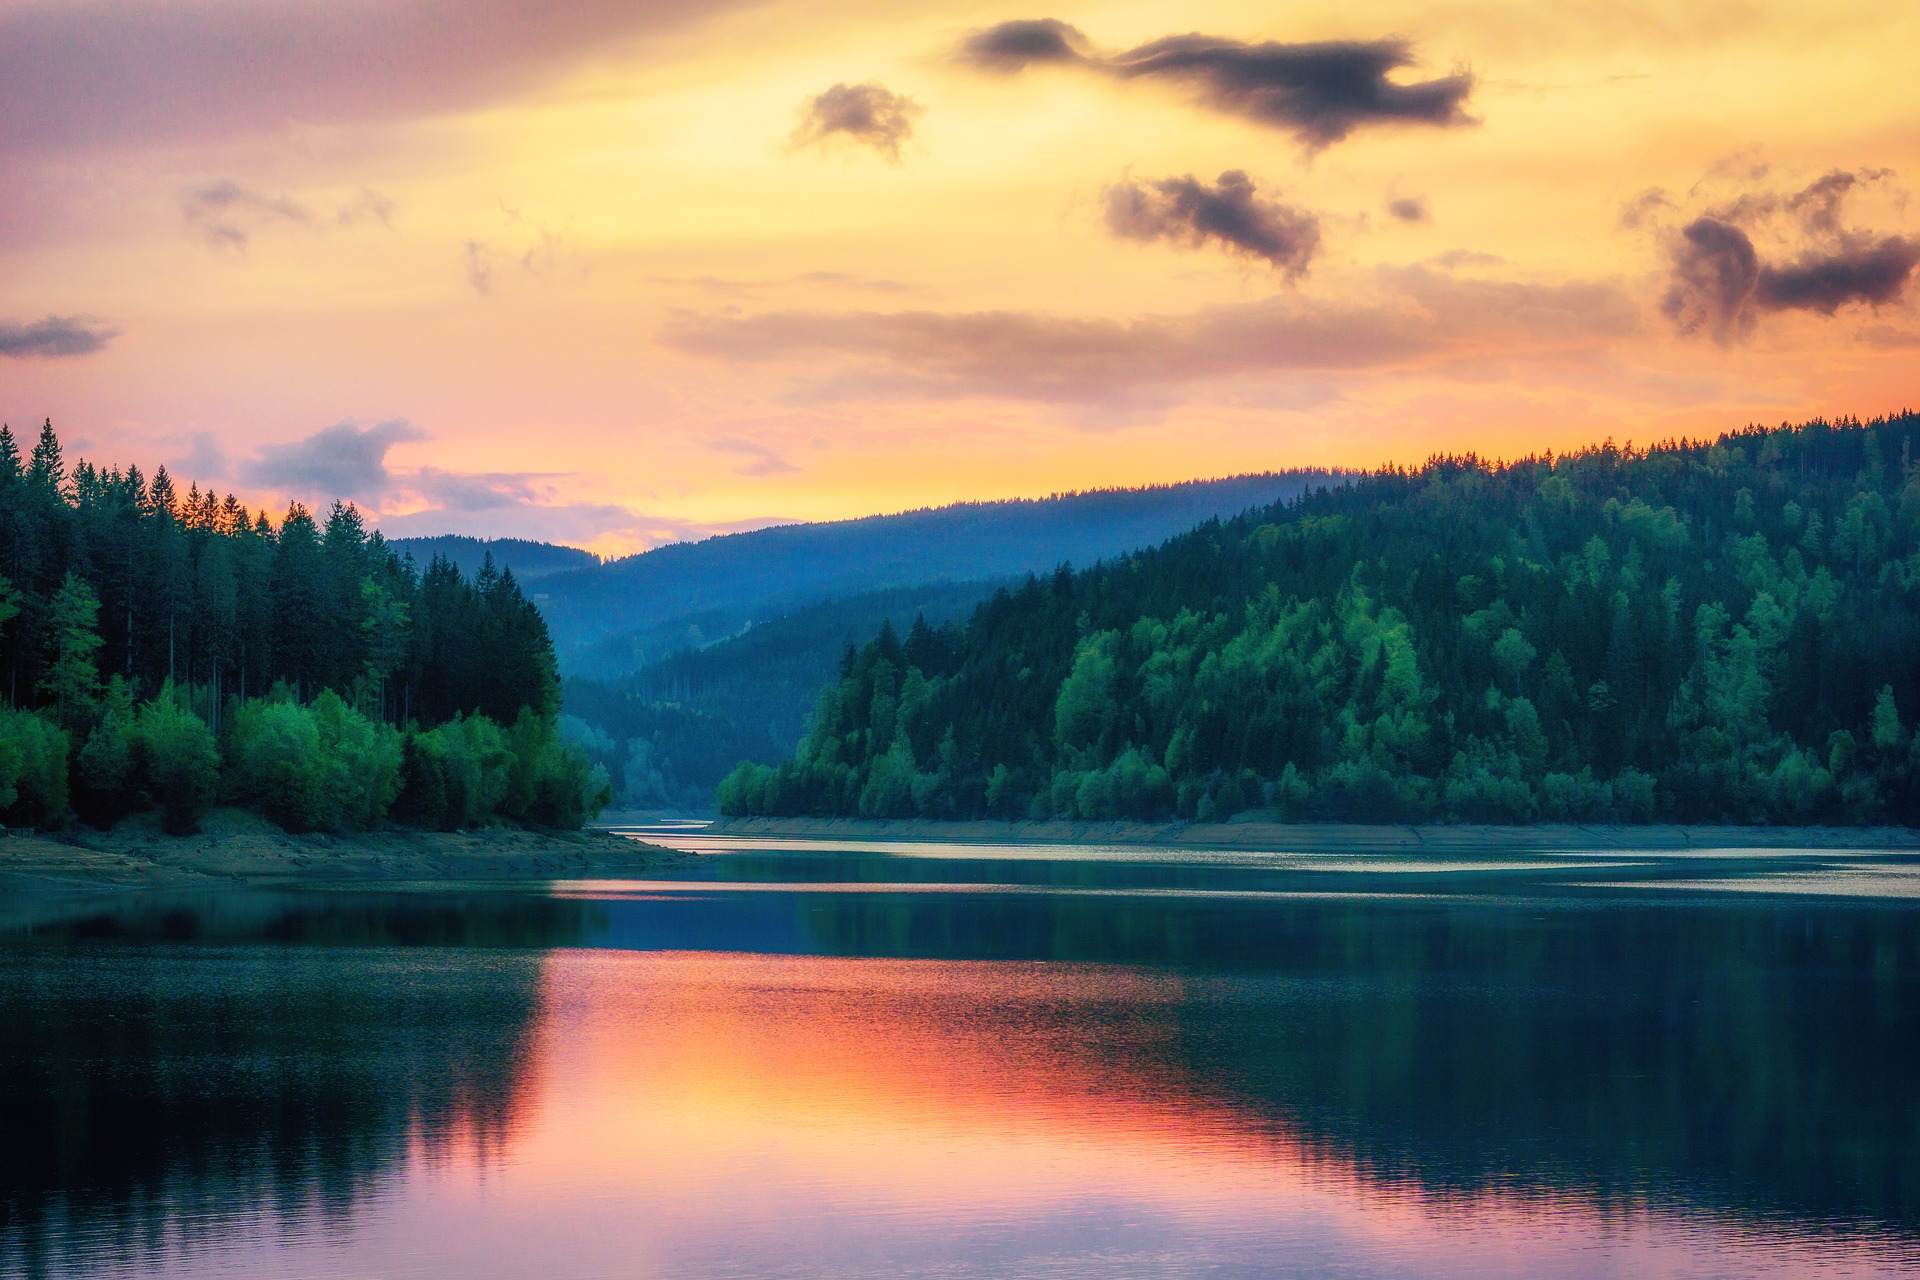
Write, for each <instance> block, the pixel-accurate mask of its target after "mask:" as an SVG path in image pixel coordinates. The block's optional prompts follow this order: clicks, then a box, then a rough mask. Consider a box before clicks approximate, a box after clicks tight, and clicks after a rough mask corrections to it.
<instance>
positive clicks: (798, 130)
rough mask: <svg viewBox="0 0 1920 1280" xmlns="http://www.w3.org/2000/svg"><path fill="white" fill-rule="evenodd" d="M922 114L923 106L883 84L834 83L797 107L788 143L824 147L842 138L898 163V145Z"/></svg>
mask: <svg viewBox="0 0 1920 1280" xmlns="http://www.w3.org/2000/svg"><path fill="white" fill-rule="evenodd" d="M925 113H926V108H925V107H923V106H921V105H920V104H919V103H917V102H915V101H914V100H913V99H912V98H908V97H905V96H903V95H901V94H897V93H894V92H893V91H892V90H890V89H888V88H887V87H886V86H885V85H880V84H873V83H868V84H836V85H834V86H833V87H832V88H831V89H826V90H823V91H822V92H820V93H817V94H815V95H814V96H813V97H812V98H810V99H808V100H807V102H806V104H805V105H804V106H803V107H801V109H800V123H799V124H798V125H797V126H796V127H795V128H794V131H793V138H792V142H793V145H794V146H795V147H796V148H798V147H825V146H826V145H828V144H829V143H831V142H832V141H834V140H835V139H836V138H846V139H848V140H850V141H852V142H855V143H858V144H860V145H862V146H868V147H872V148H873V149H874V150H875V151H878V152H879V153H880V154H881V155H883V156H885V157H886V158H887V159H889V160H891V161H893V162H894V163H895V164H898V163H900V144H901V143H903V142H905V141H906V140H907V139H908V138H910V137H912V136H913V122H914V121H915V120H917V119H918V118H919V117H920V116H922V115H924V114H925Z"/></svg>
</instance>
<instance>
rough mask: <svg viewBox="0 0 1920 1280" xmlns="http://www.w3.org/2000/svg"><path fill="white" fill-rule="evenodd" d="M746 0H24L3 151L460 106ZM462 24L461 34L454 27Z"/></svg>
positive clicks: (523, 87)
mask: <svg viewBox="0 0 1920 1280" xmlns="http://www.w3.org/2000/svg"><path fill="white" fill-rule="evenodd" d="M735 7H739V5H738V0H650V2H649V3H635V2H634V0H552V3H547V4H540V5H529V4H528V3H527V0H338V2H336V3H332V4H295V3H276V4H262V3H258V2H257V0H196V3H192V4H155V3H152V0H13V3H8V4H0V153H13V152H27V151H32V152H40V153H44V154H50V155H61V154H71V153H72V152H73V151H74V150H75V149H77V148H83V147H95V146H105V147H126V148H132V147H147V146H153V145H156V144H161V143H167V142H177V141H181V140H202V141H204V140H212V139H220V138H229V137H237V136H245V135H248V134H256V133H264V132H271V131H275V130H279V129H283V128H284V127H286V126H287V125H288V124H289V123H292V122H300V123H303V124H309V125H341V124H350V123H356V122H380V121H392V120H396V119H406V118H411V117H417V116H424V115H430V114H437V113H442V112H450V111H457V110H461V109H464V108H468V107H472V106H476V105H480V104H484V103H487V102H492V101H497V100H500V99H503V98H508V97H512V96H515V95H519V94H524V93H527V92H529V91H532V90H535V89H537V88H539V87H540V86H542V85H544V84H547V83H551V82H553V81H555V80H557V79H558V78H559V77H560V76H561V75H562V74H563V73H564V72H565V71H566V70H567V69H568V68H569V67H571V66H573V65H576V64H578V63H579V62H581V61H583V60H585V59H587V58H588V57H591V56H594V55H596V54H601V53H605V52H609V51H614V50H618V51H620V52H622V53H625V54H629V55H630V54H631V52H632V51H634V50H636V49H639V48H641V47H643V46H644V45H646V44H647V43H648V42H656V41H661V40H663V39H664V38H666V37H668V36H670V35H671V34H672V33H674V32H675V31H676V30H678V29H681V28H684V27H686V26H689V25H692V24H694V23H696V22H699V21H703V20H706V19H708V18H710V17H713V16H716V15H718V14H720V13H724V12H726V11H727V10H728V9H730V8H735ZM455 32H457V33H458V36H457V38H454V37H452V36H451V35H450V33H455Z"/></svg>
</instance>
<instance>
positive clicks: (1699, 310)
mask: <svg viewBox="0 0 1920 1280" xmlns="http://www.w3.org/2000/svg"><path fill="white" fill-rule="evenodd" d="M1669 253H1670V256H1671V259H1672V262H1671V268H1672V269H1671V273H1670V275H1669V277H1668V281H1667V292H1666V296H1665V297H1663V298H1662V299H1661V300H1660V309H1661V310H1662V311H1663V312H1665V313H1666V315H1667V317H1668V318H1669V319H1671V320H1672V321H1673V322H1674V324H1675V326H1676V327H1678V328H1679V330H1680V332H1682V333H1699V332H1702V331H1705V332H1706V333H1708V334H1711V335H1712V337H1713V340H1714V341H1715V342H1718V343H1721V344H1722V345H1725V344H1727V343H1729V342H1733V341H1736V340H1739V339H1744V338H1745V337H1747V336H1748V335H1749V334H1750V333H1752V332H1753V319H1754V293H1755V290H1756V289H1757V288H1758V287H1759V284H1760V255H1759V254H1758V253H1757V252H1756V251H1755V250H1754V247H1753V241H1752V240H1751V239H1749V238H1748V237H1747V233H1746V232H1744V231H1742V230H1741V229H1740V228H1739V227H1736V226H1734V225H1733V224H1732V223H1730V222H1723V221H1721V220H1720V219H1718V218H1707V217H1700V218H1695V219H1694V220H1693V221H1692V222H1690V223H1688V224H1687V225H1686V226H1685V227H1684V228H1682V229H1681V231H1680V233H1679V235H1678V236H1677V237H1675V238H1674V240H1673V242H1672V246H1671V248H1670V250H1669Z"/></svg>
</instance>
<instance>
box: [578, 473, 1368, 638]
mask: <svg viewBox="0 0 1920 1280" xmlns="http://www.w3.org/2000/svg"><path fill="white" fill-rule="evenodd" d="M1338 478H1339V477H1338V476H1336V475H1334V474H1333V473H1329V472H1325V471H1288V472H1280V473H1275V474H1266V475H1253V476H1235V477H1232V478H1230V479H1225V480H1196V481H1192V482H1190V483H1186V484H1173V485H1162V486H1157V487H1152V488H1144V489H1109V490H1097V491H1092V492H1086V493H1070V494H1061V495H1058V496H1055V497H1051V498H1043V499H1037V500H1033V501H1012V502H972V503H961V504H959V505H956V506H950V507H938V508H932V509H928V510H922V511H909V512H905V513H902V514H899V515H887V516H868V517H866V518H864V519H859V520H841V521H832V522H827V523H821V524H796V525H782V526H779V527H776V528H771V529H761V530H757V531H755V532H752V533H739V534H732V535H728V536H725V537H718V538H709V539H707V540H705V541H703V542H690V543H680V544H676V545H674V546H667V547H660V548H657V549H655V550H653V551H648V552H645V553H643V554H641V555H637V556H629V557H627V558H626V559H623V560H614V561H609V562H608V563H606V564H604V565H602V566H600V567H598V568H593V569H583V570H577V571H575V572H571V573H556V574H553V575H552V576H550V577H547V578H544V579H542V580H541V583H540V596H541V610H542V611H543V612H544V613H545V614H546V617H547V622H548V625H549V626H551V627H552V628H553V634H554V642H555V644H556V645H557V646H558V647H559V649H560V653H561V656H562V659H563V662H565V663H566V664H567V665H568V667H569V669H570V670H573V669H575V667H574V660H575V658H576V656H579V655H583V654H584V653H585V652H586V650H587V649H588V647H589V646H592V645H594V644H595V643H596V642H599V641H603V640H605V639H607V638H608V637H612V636H618V635H620V634H621V633H626V632H637V633H642V639H641V641H640V642H639V643H637V644H622V645H620V646H619V648H620V650H621V652H623V653H624V654H625V659H626V660H625V662H624V664H622V663H616V662H610V661H608V660H607V659H606V657H605V656H604V655H601V656H600V657H598V658H597V660H595V661H593V662H591V663H590V664H589V667H588V669H589V670H592V671H593V672H594V673H596V674H602V675H615V674H620V673H621V671H631V670H635V669H637V667H638V666H640V665H644V663H646V662H649V661H653V660H656V659H658V658H660V657H663V656H665V655H666V654H667V653H669V652H672V651H674V650H676V649H679V648H682V647H685V646H684V644H682V643H676V642H674V641H673V640H672V639H671V638H661V637H663V636H664V637H673V636H678V635H681V634H682V633H683V632H684V631H685V630H686V627H685V626H684V625H682V624H683V623H684V622H687V621H692V620H697V621H698V625H699V631H700V633H701V635H702V636H703V637H704V638H705V639H708V640H711V639H716V638H720V637H723V636H726V635H728V634H732V633H734V632H737V631H740V630H742V629H744V628H745V627H746V626H747V625H748V624H750V623H753V622H757V621H764V620H766V619H769V618H775V617H780V616H782V615H784V614H787V613H791V612H792V611H793V610H794V609H796V608H798V607H800V606H802V605H806V604H810V603H813V602H815V601H818V600H825V599H828V598H830V597H833V596H841V595H851V594H856V593H859V592H865V591H873V590H878V589H881V588H886V587H899V586H914V585H918V584H921V583H927V582H937V581H943V580H950V581H966V580H978V579H982V578H1000V577H1009V576H1015V575H1020V574H1026V573H1036V572H1046V571H1048V570H1051V569H1052V568H1053V567H1054V566H1055V565H1058V564H1060V563H1062V562H1063V561H1064V562H1070V563H1073V564H1091V563H1092V562H1093V561H1095V560H1099V559H1102V558H1103V557H1107V556H1113V555H1118V554H1121V553H1123V552H1127V551H1132V550H1134V549H1136V548H1138V547H1147V546H1152V545H1154V544H1155V543H1158V542H1160V541H1162V540H1164V539H1166V538H1169V537H1172V536H1173V535H1174V534H1176V533H1183V532H1185V531H1186V530H1188V529H1191V528H1193V527H1194V526H1195V525H1197V524H1199V523H1201V522H1202V521H1204V520H1208V519H1212V518H1214V517H1217V516H1233V515H1238V514H1239V513H1241V512H1243V511H1247V510H1250V509H1252V508H1254V507H1261V506H1265V505H1267V504H1268V503H1271V502H1274V501H1277V500H1280V499H1283V498H1290V497H1293V496H1294V495H1296V494H1298V493H1300V492H1302V491H1303V490H1305V489H1306V488H1308V487H1309V486H1318V485H1325V484H1329V483H1334V482H1336V481H1337V480H1338Z"/></svg>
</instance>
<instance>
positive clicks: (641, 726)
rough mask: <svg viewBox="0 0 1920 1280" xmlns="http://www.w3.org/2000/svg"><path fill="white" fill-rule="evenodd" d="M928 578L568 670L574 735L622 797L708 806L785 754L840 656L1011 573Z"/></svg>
mask: <svg viewBox="0 0 1920 1280" xmlns="http://www.w3.org/2000/svg"><path fill="white" fill-rule="evenodd" d="M1011 581H1012V580H1010V579H1002V580H1000V581H998V582H993V581H989V582H929V583H923V584H921V585H919V586H915V587H890V588H886V589H884V590H880V591H869V592H864V593H862V594H860V595H854V596H839V597H835V598H834V599H831V600H822V601H819V602H818V603H815V604H810V605H806V606H804V607H802V608H800V609H797V610H795V611H794V612H793V613H790V614H788V615H786V616H785V617H781V618H774V619H772V620H771V621H768V622H763V623H758V624H756V625H754V626H752V627H750V628H748V629H747V630H746V631H744V632H742V633H740V634H739V635H737V636H733V637H730V638H728V639H725V640H721V641H719V642H717V643H715V644H710V645H707V646H705V647H702V648H689V649H682V650H680V651H678V652H676V653H671V654H669V655H668V656H666V657H664V658H661V659H658V660H657V661H654V662H651V663H648V664H647V665H645V666H643V667H641V668H640V669H639V670H637V671H634V672H633V673H632V674H629V675H626V676H622V677H619V678H617V679H609V680H595V679H587V678H582V677H578V676H574V677H570V678H569V679H567V681H566V682H565V689H564V692H565V698H566V710H567V715H566V718H565V721H564V724H565V727H566V730H567V732H568V734H569V736H570V737H571V738H572V739H573V740H574V741H576V742H578V743H579V744H580V745H581V746H582V747H584V748H586V750H587V752H588V754H589V755H591V756H592V757H593V758H594V760H595V761H596V762H597V763H599V764H602V765H604V766H605V767H606V769H607V773H608V776H610V777H611V778H612V779H613V780H614V786H615V790H616V792H617V795H618V798H619V800H620V802H621V803H623V804H627V805H632V806H635V807H640V808H677V809H705V808H707V807H708V806H709V805H710V804H712V802H713V791H714V788H715V787H716V786H718V785H719V783H720V780H721V779H722V778H724V777H725V776H726V775H727V774H728V772H729V771H731V770H732V769H733V767H734V766H735V765H737V764H739V763H740V762H741V761H742V760H755V761H761V762H764V763H772V762H774V761H777V760H781V759H784V758H785V757H786V755H787V754H788V753H789V752H791V751H792V750H793V747H794V744H795V743H797V742H798V741H799V740H800V736H801V734H802V733H804V732H805V730H806V722H807V715H808V713H809V712H810V711H812V709H813V706H814V703H815V702H816V701H817V700H818V698H819V695H820V690H821V689H823V688H825V687H826V685H827V684H828V683H829V682H831V681H832V680H833V678H834V675H835V672H836V671H837V670H838V667H839V662H840V659H841V656H842V655H843V654H844V653H846V652H847V650H848V649H849V648H850V647H851V648H858V647H860V646H861V645H864V644H866V642H867V641H869V640H871V639H872V638H873V637H874V636H875V635H877V634H879V632H880V629H881V628H882V627H883V626H888V625H891V626H892V627H893V628H894V629H895V630H897V631H899V632H901V633H902V634H905V633H906V631H907V630H908V629H909V628H910V627H912V625H913V623H914V620H915V619H917V618H920V619H925V620H926V622H927V623H928V624H929V625H936V626H937V625H940V624H942V623H947V622H952V621H956V620H959V619H963V618H965V617H966V616H967V614H969V613H971V612H972V611H973V610H974V608H975V607H977V606H978V605H979V604H980V603H981V602H982V601H984V600H986V599H987V598H988V597H989V596H991V595H992V594H993V593H994V591H995V590H996V589H997V588H998V587H1000V586H1002V585H1004V584H1006V583H1008V582H1011Z"/></svg>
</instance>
